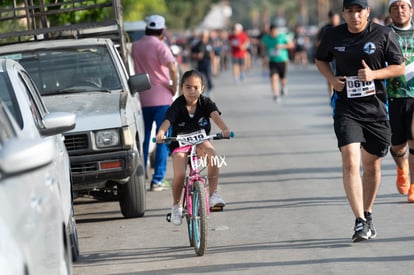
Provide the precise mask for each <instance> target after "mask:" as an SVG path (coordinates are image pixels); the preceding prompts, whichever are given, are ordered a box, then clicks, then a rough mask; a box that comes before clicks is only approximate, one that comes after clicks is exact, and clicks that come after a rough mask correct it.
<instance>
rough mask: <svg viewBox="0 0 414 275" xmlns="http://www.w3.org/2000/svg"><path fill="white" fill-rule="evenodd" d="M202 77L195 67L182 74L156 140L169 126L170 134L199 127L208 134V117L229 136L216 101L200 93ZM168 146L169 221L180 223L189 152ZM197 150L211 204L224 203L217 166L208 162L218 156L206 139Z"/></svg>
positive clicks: (202, 83) (158, 141)
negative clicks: (204, 161) (203, 160)
mask: <svg viewBox="0 0 414 275" xmlns="http://www.w3.org/2000/svg"><path fill="white" fill-rule="evenodd" d="M203 79H204V78H203V75H202V74H201V73H200V72H199V71H196V70H190V71H187V72H185V73H184V74H183V76H182V79H181V84H180V88H181V92H182V95H181V96H179V97H178V98H177V99H176V100H175V101H174V102H173V104H172V105H171V106H170V107H169V108H168V110H167V113H166V115H165V120H164V122H163V123H162V124H161V126H160V128H159V130H158V133H157V137H156V140H157V143H161V142H163V139H164V138H165V133H166V132H167V131H168V129H169V128H170V127H171V130H172V132H171V134H172V135H173V136H176V135H177V134H184V133H192V132H196V131H199V130H205V132H206V133H207V134H209V133H210V130H211V124H210V118H211V119H212V120H213V121H214V123H215V124H216V125H217V127H219V128H220V129H221V131H222V134H223V136H224V137H230V130H229V129H228V128H227V126H226V124H225V123H224V121H223V119H222V118H221V117H220V114H221V112H220V111H219V110H218V108H217V106H216V104H215V103H214V102H213V101H212V100H211V99H210V98H208V97H205V96H203V95H202V93H203V89H204V82H203ZM169 147H170V151H171V152H172V159H173V171H174V178H173V186H172V192H173V206H172V210H171V222H172V223H174V224H175V225H180V224H181V223H182V212H183V209H182V206H181V194H182V190H183V184H184V179H185V175H186V174H185V171H186V167H187V162H188V159H187V156H188V151H187V149H185V147H179V145H178V142H171V144H170V145H169ZM197 152H198V153H199V154H200V155H206V156H207V160H208V180H209V191H210V199H209V203H210V207H214V206H215V205H217V204H221V205H223V206H224V204H225V203H224V201H223V199H222V198H221V197H220V196H219V195H218V194H217V185H218V175H219V167H218V166H217V165H214V164H213V163H212V162H211V158H213V157H215V156H216V155H217V154H216V150H215V149H214V147H213V145H212V144H211V142H210V141H208V140H207V141H205V142H204V143H202V144H200V145H198V146H197Z"/></svg>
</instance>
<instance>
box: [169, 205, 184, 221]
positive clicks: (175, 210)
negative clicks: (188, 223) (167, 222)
mask: <svg viewBox="0 0 414 275" xmlns="http://www.w3.org/2000/svg"><path fill="white" fill-rule="evenodd" d="M171 222H172V223H173V224H175V225H181V223H182V222H183V207H182V206H181V205H178V204H175V205H173V206H172V208H171Z"/></svg>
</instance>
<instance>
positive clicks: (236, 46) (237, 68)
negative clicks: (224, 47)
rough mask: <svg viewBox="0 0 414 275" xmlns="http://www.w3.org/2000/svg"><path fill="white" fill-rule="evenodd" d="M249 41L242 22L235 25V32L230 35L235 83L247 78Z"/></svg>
mask: <svg viewBox="0 0 414 275" xmlns="http://www.w3.org/2000/svg"><path fill="white" fill-rule="evenodd" d="M249 43H250V39H249V36H248V35H247V33H245V32H244V31H243V26H242V25H241V24H240V23H236V24H235V25H234V27H233V32H232V33H231V34H230V35H229V44H230V50H231V59H232V65H233V79H234V81H235V83H238V82H240V81H241V80H243V79H244V78H245V71H246V67H245V66H246V55H247V48H248V46H249Z"/></svg>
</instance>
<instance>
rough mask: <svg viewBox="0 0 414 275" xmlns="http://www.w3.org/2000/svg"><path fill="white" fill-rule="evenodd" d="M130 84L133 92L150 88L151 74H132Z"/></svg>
mask: <svg viewBox="0 0 414 275" xmlns="http://www.w3.org/2000/svg"><path fill="white" fill-rule="evenodd" d="M128 85H129V89H130V90H131V92H132V93H139V92H142V91H145V90H148V89H149V88H151V82H150V78H149V75H148V74H146V73H144V74H136V75H132V76H130V77H129V79H128Z"/></svg>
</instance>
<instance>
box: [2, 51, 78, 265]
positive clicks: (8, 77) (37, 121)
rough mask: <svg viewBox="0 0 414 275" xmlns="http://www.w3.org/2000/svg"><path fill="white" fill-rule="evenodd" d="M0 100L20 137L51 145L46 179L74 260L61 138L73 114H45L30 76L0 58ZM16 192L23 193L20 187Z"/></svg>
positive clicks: (70, 125)
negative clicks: (56, 195)
mask: <svg viewBox="0 0 414 275" xmlns="http://www.w3.org/2000/svg"><path fill="white" fill-rule="evenodd" d="M0 99H1V100H3V101H4V103H5V104H6V106H7V107H8V109H9V110H10V113H11V114H12V115H13V117H14V119H15V120H16V122H17V125H18V128H19V130H20V132H21V135H22V136H24V137H27V138H41V139H46V140H50V142H52V143H53V146H54V148H55V150H54V152H55V153H54V155H53V161H52V164H51V168H50V171H49V172H50V178H51V179H53V181H55V182H56V183H57V186H58V190H59V196H60V210H61V211H62V212H63V215H64V217H65V223H64V224H65V231H67V232H68V234H69V236H70V239H71V243H70V244H71V247H72V256H73V260H76V258H77V257H78V255H79V244H78V235H77V229H76V221H75V218H74V212H73V196H72V184H71V173H70V161H69V156H68V153H67V151H66V147H65V144H64V137H63V135H62V133H63V132H66V131H69V130H71V129H73V128H74V127H75V122H76V115H75V114H74V113H68V112H49V111H48V110H47V108H46V106H45V104H44V102H43V100H42V98H41V96H40V93H39V91H38V89H37V87H36V85H35V83H34V82H33V80H32V78H31V76H30V75H29V74H28V73H27V71H26V70H25V69H24V68H23V67H22V66H21V65H20V64H19V63H18V62H16V61H13V60H10V59H0ZM38 157H40V156H38ZM26 161H27V162H29V160H26ZM20 190H21V192H26V191H27V190H25V189H24V188H22V189H20ZM55 210H56V211H58V209H55Z"/></svg>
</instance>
